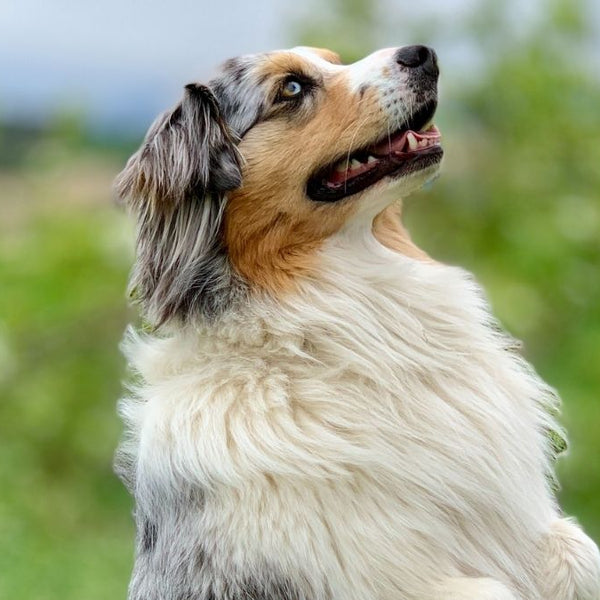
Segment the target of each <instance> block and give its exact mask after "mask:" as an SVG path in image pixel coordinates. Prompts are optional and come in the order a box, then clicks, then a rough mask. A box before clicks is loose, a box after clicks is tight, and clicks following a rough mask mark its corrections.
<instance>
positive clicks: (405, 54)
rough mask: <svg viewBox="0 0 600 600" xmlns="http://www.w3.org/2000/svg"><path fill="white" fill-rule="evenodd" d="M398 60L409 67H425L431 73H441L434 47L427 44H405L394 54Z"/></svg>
mask: <svg viewBox="0 0 600 600" xmlns="http://www.w3.org/2000/svg"><path fill="white" fill-rule="evenodd" d="M394 58H395V60H396V62H397V63H398V64H399V65H402V66H403V67H408V68H409V69H423V71H425V72H426V73H428V74H429V75H433V76H434V77H437V75H438V74H439V70H438V66H437V56H436V54H435V51H434V50H433V48H428V47H427V46H404V47H403V48H400V49H398V50H397V51H396V54H395V55H394Z"/></svg>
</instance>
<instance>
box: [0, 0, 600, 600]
mask: <svg viewBox="0 0 600 600" xmlns="http://www.w3.org/2000/svg"><path fill="white" fill-rule="evenodd" d="M141 6H142V5H140V7H141ZM410 6H411V4H410V3H406V5H405V7H404V10H402V11H398V12H397V13H393V15H395V16H390V15H391V14H392V13H390V11H389V8H388V5H387V4H386V3H385V2H383V0H381V1H380V2H368V1H364V0H349V1H345V2H342V1H341V0H330V1H329V2H326V3H323V2H321V3H319V4H318V5H317V4H313V5H311V7H312V8H311V9H310V10H307V11H304V12H302V14H300V13H298V14H294V15H292V16H290V18H289V19H287V21H286V22H282V23H281V24H280V27H281V30H282V31H285V32H286V33H285V35H286V36H287V39H289V45H293V44H296V43H306V44H311V45H318V46H326V47H330V48H332V49H335V50H338V51H340V52H341V53H342V55H343V57H344V58H345V59H346V60H348V61H351V60H354V59H357V58H360V57H362V56H363V55H365V54H367V53H369V52H371V51H373V50H375V49H377V48H378V47H380V46H381V45H382V43H381V42H380V32H381V31H383V30H384V28H385V30H386V31H387V32H388V34H389V31H390V28H393V29H394V30H395V31H396V34H397V42H396V44H397V45H400V44H408V43H416V42H423V43H429V44H432V45H433V46H434V47H436V48H438V51H439V53H440V61H441V65H442V96H441V97H442V101H441V104H440V108H439V113H438V115H439V116H438V118H437V123H438V125H439V126H440V128H441V129H442V132H443V134H444V139H445V143H444V145H445V148H446V157H447V158H446V162H445V167H444V170H443V175H442V177H441V178H440V179H439V180H438V181H436V182H435V184H433V185H432V186H429V187H428V189H426V190H423V191H422V192H420V193H419V194H418V195H417V196H416V197H413V198H411V199H409V201H408V202H407V204H406V211H405V212H406V219H407V222H408V224H409V227H410V229H411V230H412V232H413V236H414V237H415V238H416V240H417V242H418V243H419V244H420V245H421V246H423V247H424V248H426V249H427V250H428V252H429V253H430V254H432V255H433V256H435V257H436V258H438V259H440V260H443V261H446V262H449V263H453V264H460V265H463V266H465V267H466V268H468V269H470V270H472V271H473V272H474V273H475V274H476V276H477V277H478V279H479V280H480V281H481V282H482V283H483V284H484V286H485V288H486V290H487V292H488V296H489V298H490V301H491V303H492V305H493V307H494V310H495V312H496V314H497V315H498V316H499V318H500V320H501V321H502V323H503V324H504V325H505V326H506V328H507V329H508V330H509V331H510V332H512V333H513V334H514V335H515V336H516V337H518V338H520V339H521V340H523V342H524V352H525V354H526V356H527V357H528V358H529V359H530V360H531V362H532V363H533V364H534V365H535V367H536V369H537V370H538V371H539V372H540V373H541V375H542V376H543V377H544V378H545V379H546V380H547V381H548V382H550V383H551V384H552V385H553V386H555V387H556V388H557V389H558V390H559V392H560V394H561V395H562V397H563V400H564V414H563V422H564V423H565V424H566V426H567V428H568V430H569V433H570V451H569V453H568V455H567V456H566V457H564V458H562V459H561V460H560V464H559V472H560V479H561V483H562V491H561V501H562V503H563V505H564V507H565V509H566V511H567V512H569V513H571V514H573V515H576V516H577V518H578V519H579V520H580V521H581V522H582V524H583V525H584V526H585V528H586V529H587V531H588V532H589V533H590V534H591V535H592V536H593V537H594V538H595V539H596V540H600V499H599V498H600V401H599V394H600V244H599V240H600V74H599V73H600V69H599V68H598V67H599V61H598V57H599V55H600V41H599V39H598V31H597V21H595V20H594V18H592V17H591V16H590V15H592V14H596V13H594V10H596V9H595V8H594V6H593V5H592V2H591V0H590V2H585V1H583V0H578V1H574V0H547V1H544V2H540V3H539V7H540V8H541V9H540V10H538V11H537V12H536V13H535V15H534V16H531V15H528V16H527V19H526V18H525V16H522V17H521V16H520V15H519V14H515V13H514V12H513V10H512V8H514V3H513V4H511V3H507V4H504V3H499V2H492V1H488V0H482V1H480V2H471V3H470V8H469V9H468V10H463V11H462V12H461V13H460V15H459V16H457V17H456V18H453V19H447V18H446V17H441V16H440V15H438V14H437V11H436V8H435V3H429V5H428V4H427V3H425V7H424V8H423V7H422V9H421V10H420V11H418V14H413V11H411V9H410ZM257 19H260V15H258V14H257ZM525 21H526V26H525V25H524V24H523V23H524V22H525ZM132 27H134V25H132ZM198 43H199V44H201V40H199V42H198ZM444 48H446V49H448V52H449V53H450V52H452V51H454V50H456V49H458V50H459V54H460V52H462V53H463V54H464V56H463V58H462V59H461V60H462V62H461V60H455V61H454V62H450V64H449V65H448V66H445V57H444V53H443V49H444ZM459 58H460V57H459ZM190 78H191V76H190ZM181 83H182V84H183V83H186V81H182V82H181ZM92 125H93V123H92ZM125 129H127V128H125ZM142 135H143V131H142V129H140V130H139V131H129V130H127V133H124V132H122V131H118V130H114V129H113V130H111V131H108V132H107V131H102V128H101V127H98V126H96V127H94V126H92V127H90V123H89V119H86V113H85V106H83V107H81V106H80V107H78V109H77V110H76V111H73V110H70V109H69V108H68V107H67V105H65V108H64V110H61V111H58V112H55V114H54V116H53V117H52V118H49V119H44V120H41V121H38V122H35V124H33V125H32V123H31V122H28V121H25V120H23V119H15V118H11V117H7V116H6V115H3V113H2V104H1V103H0V198H1V203H0V286H1V287H0V398H1V402H0V448H1V454H0V475H1V479H0V544H1V548H0V597H1V598H15V599H21V598H23V599H31V600H51V599H56V600H58V599H60V600H71V599H73V600H75V599H77V600H81V599H82V598H84V599H85V600H96V599H101V598H125V594H126V586H127V581H128V577H129V571H130V568H131V563H132V549H133V528H132V524H131V519H130V509H131V502H130V500H129V498H128V496H127V494H126V492H125V491H124V489H123V488H122V486H121V484H120V483H119V482H118V481H117V479H116V478H115V476H114V475H113V474H112V467H111V464H112V454H113V451H114V448H115V446H116V444H117V441H118V438H119V434H120V429H121V425H120V423H119V421H118V419H117V417H116V414H115V409H114V407H115V402H116V400H117V398H118V396H119V394H120V392H121V380H122V379H123V378H124V373H125V368H124V361H123V359H122V357H121V356H120V354H119V351H118V344H119V340H120V338H121V335H122V333H123V330H124V328H125V326H126V324H127V323H128V322H132V321H133V322H135V321H136V316H135V313H134V312H133V311H132V310H131V309H128V308H127V307H126V301H125V295H124V290H125V286H126V280H127V274H128V270H129V267H130V265H131V261H132V240H133V227H132V223H131V222H130V221H129V219H128V217H127V216H126V215H125V214H124V213H123V212H122V211H121V210H120V209H119V208H118V207H116V206H115V205H114V204H113V202H112V198H111V181H112V179H113V177H114V175H115V174H116V173H117V172H118V171H119V169H120V168H121V166H122V165H123V163H124V161H125V159H126V158H127V156H128V155H129V154H130V153H131V152H132V151H133V150H134V149H135V147H136V145H137V144H139V142H140V139H141V136H142Z"/></svg>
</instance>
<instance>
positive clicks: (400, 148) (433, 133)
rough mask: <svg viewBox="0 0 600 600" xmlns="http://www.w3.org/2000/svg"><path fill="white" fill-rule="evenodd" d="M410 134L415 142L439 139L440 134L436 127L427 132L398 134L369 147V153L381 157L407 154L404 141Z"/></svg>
mask: <svg viewBox="0 0 600 600" xmlns="http://www.w3.org/2000/svg"><path fill="white" fill-rule="evenodd" d="M409 133H412V134H413V135H414V136H415V139H416V140H417V142H420V141H422V140H424V139H436V140H437V139H439V137H440V132H439V129H438V128H437V127H432V128H431V129H428V130H427V131H411V130H410V129H409V130H408V131H403V132H402V133H399V134H398V135H396V136H395V137H393V138H389V139H387V140H384V141H383V142H381V143H380V144H377V145H376V146H371V148H370V152H372V153H373V154H374V155H375V156H382V155H384V154H391V153H392V152H408V144H407V141H406V136H407V135H408V134H409Z"/></svg>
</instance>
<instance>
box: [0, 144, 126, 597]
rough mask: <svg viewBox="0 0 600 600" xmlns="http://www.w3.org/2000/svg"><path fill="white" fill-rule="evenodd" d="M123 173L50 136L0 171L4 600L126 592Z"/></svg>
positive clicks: (0, 562) (0, 563)
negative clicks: (119, 179)
mask: <svg viewBox="0 0 600 600" xmlns="http://www.w3.org/2000/svg"><path fill="white" fill-rule="evenodd" d="M117 168H118V162H117V160H107V159H106V158H105V157H103V156H102V155H101V154H99V153H97V152H96V151H93V152H91V153H90V152H86V151H85V150H84V149H82V148H80V147H73V146H72V144H71V143H70V142H69V141H68V140H65V139H58V140H57V139H56V137H55V136H54V135H51V136H47V137H42V138H41V139H39V140H38V141H37V143H34V144H32V145H31V146H30V148H29V152H28V153H27V154H26V155H25V156H24V160H23V162H22V164H21V166H20V167H19V168H18V169H16V170H15V169H12V170H10V171H9V172H4V173H2V174H1V175H0V187H1V188H2V189H3V190H4V192H5V193H6V192H7V191H8V194H7V195H6V198H7V200H6V201H5V202H3V203H2V205H1V207H0V279H1V281H2V294H0V315H1V320H0V396H1V397H2V402H1V404H0V423H1V425H0V427H1V429H2V434H1V442H0V444H1V446H2V452H1V454H0V474H1V478H0V480H1V481H2V494H1V498H0V540H1V542H2V549H3V551H2V553H0V573H1V574H2V576H0V597H2V598H28V599H39V600H42V599H46V598H48V599H51V598H64V599H66V598H82V597H83V598H86V599H90V600H91V599H94V598H98V599H100V598H106V597H115V598H116V597H123V598H124V597H125V591H126V582H127V579H128V575H129V568H130V564H131V552H132V543H133V530H132V526H131V523H130V517H129V515H130V501H129V498H128V497H127V495H126V493H125V491H124V490H123V489H122V486H121V485H120V483H119V482H118V481H117V480H116V478H115V476H114V475H113V473H112V468H111V463H112V460H111V456H112V453H113V452H114V448H115V446H116V443H117V440H118V437H119V431H120V425H119V423H118V421H117V418H116V415H115V413H114V405H115V400H116V398H117V397H118V396H119V394H120V392H121V389H120V387H121V386H120V380H121V374H122V372H123V365H122V360H121V357H120V356H119V353H118V350H117V347H118V343H119V340H120V337H121V335H122V332H123V329H124V327H125V324H126V322H127V321H128V320H130V318H131V315H129V314H127V312H126V308H125V306H126V303H125V299H124V293H123V290H124V287H125V284H126V278H127V272H128V269H129V264H130V261H131V258H132V252H131V244H132V241H131V240H132V235H133V232H132V231H131V227H130V225H129V224H128V222H127V219H126V217H125V215H123V214H121V212H120V211H118V210H117V209H116V207H111V205H110V186H111V179H112V177H113V174H114V173H115V171H116V170H117Z"/></svg>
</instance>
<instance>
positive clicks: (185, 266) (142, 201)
mask: <svg viewBox="0 0 600 600" xmlns="http://www.w3.org/2000/svg"><path fill="white" fill-rule="evenodd" d="M240 185H241V171H240V157H239V154H238V150H237V147H236V144H235V139H234V138H233V135H232V134H231V133H230V131H229V129H228V126H227V124H226V123H225V121H224V119H223V117H222V115H221V111H220V110H219V105H218V103H217V100H216V99H215V97H214V96H213V94H212V92H211V91H210V90H209V88H208V87H206V86H202V85H195V84H190V85H188V86H186V92H185V96H184V98H183V100H182V101H181V103H180V104H179V105H178V106H177V107H175V109H174V110H172V111H170V112H168V113H165V114H164V115H162V116H161V117H159V118H158V119H157V120H156V122H155V123H154V124H153V125H152V127H151V128H150V130H149V132H148V134H147V136H146V139H145V141H144V143H143V144H142V147H141V148H140V149H139V150H138V152H136V153H135V154H134V155H133V156H132V157H131V158H130V159H129V161H128V163H127V166H126V167H125V169H124V170H123V172H122V173H121V174H120V175H119V177H118V178H117V181H116V191H117V194H118V196H119V197H120V199H122V200H124V199H127V200H129V205H130V206H131V207H132V208H133V210H134V213H135V216H136V218H137V225H138V228H137V229H138V233H137V247H136V250H137V256H136V263H135V266H134V269H133V272H132V274H131V280H130V287H129V290H130V295H131V297H132V299H133V300H135V301H137V302H139V303H140V304H141V305H142V310H143V313H144V316H145V318H146V320H147V321H148V322H149V324H150V325H153V326H160V325H162V324H164V323H166V322H167V321H172V320H173V319H179V320H180V321H186V320H188V319H190V318H191V317H193V316H194V315H196V316H198V315H200V316H202V317H203V318H205V319H212V318H215V317H216V316H218V315H219V314H221V313H222V312H223V311H224V310H225V309H226V308H227V307H228V306H230V305H231V303H232V302H233V299H234V297H237V295H239V289H240V286H239V285H238V281H237V278H236V275H235V273H234V272H233V270H232V268H231V265H230V264H229V260H228V257H227V252H226V249H225V248H224V244H223V237H222V221H223V215H224V208H225V203H226V193H225V192H227V191H228V190H231V189H234V188H236V187H239V186H240Z"/></svg>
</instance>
